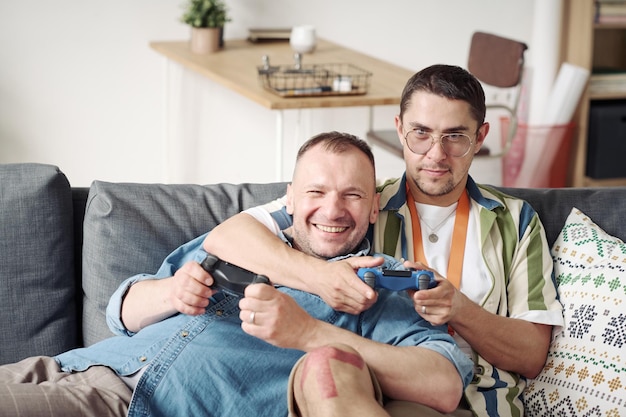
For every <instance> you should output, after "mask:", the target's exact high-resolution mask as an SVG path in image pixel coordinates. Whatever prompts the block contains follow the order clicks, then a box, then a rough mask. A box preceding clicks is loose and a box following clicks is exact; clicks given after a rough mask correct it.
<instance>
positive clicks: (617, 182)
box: [583, 177, 626, 187]
mask: <svg viewBox="0 0 626 417" xmlns="http://www.w3.org/2000/svg"><path fill="white" fill-rule="evenodd" d="M583 186H585V187H622V186H626V178H604V179H596V178H591V177H585V178H584V184H583Z"/></svg>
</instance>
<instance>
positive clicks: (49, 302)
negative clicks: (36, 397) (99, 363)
mask: <svg viewBox="0 0 626 417" xmlns="http://www.w3.org/2000/svg"><path fill="white" fill-rule="evenodd" d="M0 213H1V214H0V334H2V343H1V348H0V363H8V362H15V361H18V360H20V359H23V358H25V357H28V356H34V355H55V354H57V353H61V352H63V351H65V350H68V349H70V348H73V347H75V346H76V345H77V337H76V329H77V319H76V305H75V289H76V284H75V276H74V259H75V258H74V225H73V216H72V213H73V209H72V194H71V189H70V185H69V182H68V181H67V178H66V177H65V175H64V174H63V173H62V172H61V171H60V170H59V169H58V168H57V167H55V166H51V165H43V164H5V165H0Z"/></svg>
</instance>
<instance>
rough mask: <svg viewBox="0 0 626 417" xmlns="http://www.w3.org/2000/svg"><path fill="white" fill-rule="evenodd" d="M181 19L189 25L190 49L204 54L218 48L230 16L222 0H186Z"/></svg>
mask: <svg viewBox="0 0 626 417" xmlns="http://www.w3.org/2000/svg"><path fill="white" fill-rule="evenodd" d="M181 21H182V22H183V23H186V24H188V25H189V26H191V51H192V52H194V53H198V54H206V53H211V52H215V51H217V50H219V48H220V46H221V38H222V36H223V31H224V24H225V23H226V22H230V16H229V15H228V10H227V8H226V4H225V3H224V2H223V1H222V0H188V1H187V3H186V5H185V12H184V13H183V15H182V17H181Z"/></svg>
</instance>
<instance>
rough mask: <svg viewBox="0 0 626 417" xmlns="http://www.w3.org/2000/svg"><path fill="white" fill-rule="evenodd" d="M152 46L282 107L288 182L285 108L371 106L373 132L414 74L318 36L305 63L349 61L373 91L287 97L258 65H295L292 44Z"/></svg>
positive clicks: (279, 128) (279, 126)
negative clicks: (205, 48) (380, 109)
mask: <svg viewBox="0 0 626 417" xmlns="http://www.w3.org/2000/svg"><path fill="white" fill-rule="evenodd" d="M150 47H151V48H152V49H154V50H155V51H157V52H158V53H159V54H161V55H163V56H164V57H166V58H167V59H169V60H171V61H174V62H177V63H179V64H181V65H182V66H183V67H185V68H187V69H189V70H192V71H195V72H197V73H198V74H201V75H202V76H204V77H206V78H208V79H210V80H212V81H214V82H216V83H219V84H221V85H223V86H225V87H227V88H229V89H231V90H232V91H235V92H237V93H239V94H241V95H242V96H244V97H246V98H247V99H249V100H252V101H254V102H256V103H258V104H260V105H261V106H263V107H266V108H268V109H270V110H273V111H276V115H277V119H276V154H277V164H276V165H277V167H276V175H277V180H283V178H282V165H283V164H282V149H283V110H288V109H311V108H332V107H361V106H365V107H369V108H370V112H369V121H368V130H371V128H372V118H373V107H374V106H381V105H395V104H399V103H400V94H401V93H402V88H403V87H404V84H405V83H406V81H407V80H408V79H409V77H410V76H411V75H412V74H413V72H412V71H409V70H407V69H405V68H402V67H399V66H397V65H393V64H391V63H388V62H385V61H382V60H380V59H377V58H374V57H371V56H369V55H365V54H362V53H359V52H357V51H354V50H351V49H349V48H345V47H342V46H340V45H337V44H335V43H332V42H329V41H327V40H324V39H318V44H317V47H316V49H315V51H314V52H313V53H311V54H304V56H303V60H302V63H303V64H304V65H307V64H330V63H349V64H352V65H355V66H357V67H359V68H362V69H364V70H366V71H368V72H370V73H372V75H371V77H370V80H369V88H368V91H367V94H363V95H341V96H317V97H281V96H279V95H278V94H275V93H273V92H271V91H268V90H266V89H265V88H263V86H262V85H261V83H260V82H259V79H258V73H257V67H258V66H260V65H262V64H263V62H262V56H263V55H267V56H268V57H269V58H270V65H281V66H282V65H290V64H293V63H294V58H293V55H294V53H293V51H292V49H291V47H290V45H289V43H288V42H284V41H283V42H268V43H264V42H261V43H251V42H249V41H247V40H231V41H226V42H225V45H224V48H223V49H222V50H220V51H219V52H217V53H214V54H208V55H197V54H193V53H192V52H191V51H190V49H189V42H185V41H173V42H172V41H169V42H152V43H150ZM166 76H167V74H166Z"/></svg>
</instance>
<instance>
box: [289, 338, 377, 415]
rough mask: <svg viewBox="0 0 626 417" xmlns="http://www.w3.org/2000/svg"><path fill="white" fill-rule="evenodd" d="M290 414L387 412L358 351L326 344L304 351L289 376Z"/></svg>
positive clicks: (374, 380)
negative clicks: (310, 350)
mask: <svg viewBox="0 0 626 417" xmlns="http://www.w3.org/2000/svg"><path fill="white" fill-rule="evenodd" d="M289 402H290V404H289V407H290V417H292V416H300V417H317V416H321V417H330V416H342V417H350V416H358V417H361V416H364V415H366V416H371V417H375V416H388V414H387V413H386V412H385V411H384V410H383V408H382V393H381V391H380V387H379V386H378V382H377V381H376V379H375V378H374V376H373V374H371V373H370V371H369V368H368V367H367V364H366V363H365V362H364V361H363V358H361V356H360V355H359V354H358V352H357V351H355V350H354V349H352V348H351V347H349V346H346V345H329V346H325V347H322V348H319V349H316V350H314V351H312V352H309V353H308V354H306V355H305V356H304V357H303V358H302V359H301V360H300V361H298V363H297V364H296V365H295V366H294V368H293V370H292V372H291V376H290V380H289Z"/></svg>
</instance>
